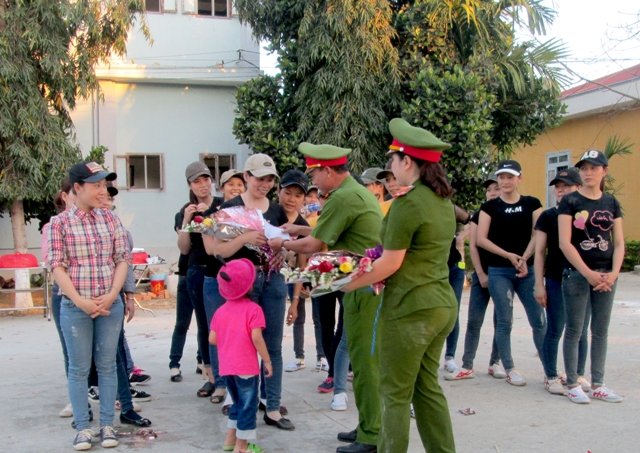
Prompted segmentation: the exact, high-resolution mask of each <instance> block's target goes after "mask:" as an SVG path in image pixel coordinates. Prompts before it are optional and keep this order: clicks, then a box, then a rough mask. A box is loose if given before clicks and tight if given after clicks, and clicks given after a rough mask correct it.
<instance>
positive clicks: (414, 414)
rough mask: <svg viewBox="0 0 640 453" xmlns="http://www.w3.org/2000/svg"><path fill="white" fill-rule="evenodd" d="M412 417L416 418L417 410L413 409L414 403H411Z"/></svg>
mask: <svg viewBox="0 0 640 453" xmlns="http://www.w3.org/2000/svg"><path fill="white" fill-rule="evenodd" d="M411 418H416V411H415V410H414V409H413V403H411Z"/></svg>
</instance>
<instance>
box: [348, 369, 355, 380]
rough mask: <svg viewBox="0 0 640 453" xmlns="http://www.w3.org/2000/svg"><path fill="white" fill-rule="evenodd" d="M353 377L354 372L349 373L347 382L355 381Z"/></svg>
mask: <svg viewBox="0 0 640 453" xmlns="http://www.w3.org/2000/svg"><path fill="white" fill-rule="evenodd" d="M353 376H354V374H353V371H349V372H348V373H347V381H353Z"/></svg>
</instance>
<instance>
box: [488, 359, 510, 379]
mask: <svg viewBox="0 0 640 453" xmlns="http://www.w3.org/2000/svg"><path fill="white" fill-rule="evenodd" d="M487 373H489V374H490V375H491V376H493V377H494V378H496V379H504V378H506V377H507V373H505V372H504V368H502V365H500V364H499V363H494V364H493V365H491V366H490V367H489V370H488V371H487Z"/></svg>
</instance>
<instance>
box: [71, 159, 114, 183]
mask: <svg viewBox="0 0 640 453" xmlns="http://www.w3.org/2000/svg"><path fill="white" fill-rule="evenodd" d="M117 177H118V175H116V174H115V173H113V172H109V171H105V170H104V168H102V166H100V165H99V164H97V163H95V162H81V163H79V164H75V165H74V166H73V167H71V168H70V169H69V183H70V184H71V186H72V187H73V185H74V184H75V183H77V182H98V181H102V180H103V179H106V180H107V181H113V180H115V179H116V178H117Z"/></svg>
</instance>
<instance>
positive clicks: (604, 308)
mask: <svg viewBox="0 0 640 453" xmlns="http://www.w3.org/2000/svg"><path fill="white" fill-rule="evenodd" d="M596 270H597V269H596ZM600 272H606V271H604V270H600ZM617 285H618V281H617V280H616V282H615V283H614V284H613V287H612V288H611V291H604V292H603V291H594V290H593V287H592V286H591V285H590V284H589V282H588V281H587V279H586V278H584V277H583V276H582V274H581V273H580V272H578V271H577V270H565V271H564V275H563V278H562V295H563V297H564V309H565V317H566V321H567V322H566V331H565V334H564V343H563V345H562V354H563V355H564V369H565V372H566V373H567V383H568V384H569V385H575V384H577V382H578V377H579V374H578V356H579V352H578V343H579V341H580V337H581V336H582V334H583V331H584V322H585V319H586V313H587V312H588V311H589V301H591V382H592V384H594V385H601V384H603V383H604V368H605V363H606V360H607V336H608V335H609V322H610V321H611V310H612V309H613V299H614V297H615V295H616V287H617Z"/></svg>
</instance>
